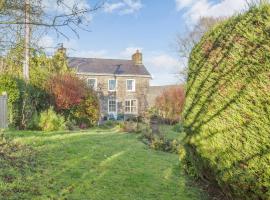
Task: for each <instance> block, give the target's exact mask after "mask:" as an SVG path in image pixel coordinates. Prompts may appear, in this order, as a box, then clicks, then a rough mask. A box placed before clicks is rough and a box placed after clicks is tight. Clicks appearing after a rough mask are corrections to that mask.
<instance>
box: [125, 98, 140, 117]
mask: <svg viewBox="0 0 270 200" xmlns="http://www.w3.org/2000/svg"><path fill="white" fill-rule="evenodd" d="M127 101H129V102H130V112H127V111H126V102H127ZM131 101H136V103H135V106H136V110H135V112H131ZM124 106H125V107H124V111H125V114H138V100H137V99H126V100H125V104H124Z"/></svg>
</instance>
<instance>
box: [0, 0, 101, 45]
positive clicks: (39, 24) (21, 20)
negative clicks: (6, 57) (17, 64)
mask: <svg viewBox="0 0 270 200" xmlns="http://www.w3.org/2000/svg"><path fill="white" fill-rule="evenodd" d="M25 2H26V1H25V0H0V46H1V48H2V49H4V48H6V47H7V46H10V45H12V44H13V43H14V42H18V40H19V38H20V37H23V34H24V25H25V12H26V10H27V8H28V10H29V13H30V22H29V25H30V26H31V30H32V31H31V32H32V34H33V32H34V31H35V30H40V29H42V30H43V31H49V30H54V31H55V32H56V33H57V34H58V35H61V36H64V37H66V38H67V37H68V36H67V35H66V33H65V31H64V28H66V27H68V28H69V29H70V30H71V31H72V32H73V33H74V34H75V35H76V36H79V35H78V30H79V29H83V30H89V28H88V25H89V22H90V20H89V16H90V13H93V12H95V11H96V10H98V9H99V8H100V7H101V6H102V4H103V3H102V2H101V1H99V2H98V3H96V4H95V5H93V6H92V7H90V6H88V5H84V4H82V3H81V1H80V0H74V1H71V2H73V3H72V5H70V1H68V0H55V1H49V0H30V3H29V5H27V4H26V3H25ZM65 30H66V29H65ZM0 50H1V49H0Z"/></svg>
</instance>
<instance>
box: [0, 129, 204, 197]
mask: <svg viewBox="0 0 270 200" xmlns="http://www.w3.org/2000/svg"><path fill="white" fill-rule="evenodd" d="M5 134H6V135H7V136H8V137H10V138H12V139H13V140H14V141H17V142H18V143H23V144H26V145H29V146H30V147H31V148H33V151H34V152H36V153H35V155H34V156H32V159H30V164H29V163H28V164H25V165H22V166H23V167H22V166H19V167H18V166H16V165H15V166H12V167H9V168H7V167H6V168H5V167H4V168H3V169H4V172H3V171H2V172H1V173H0V199H12V200H15V199H55V200H60V199H67V200H73V199H74V200H84V199H86V200H122V199H123V200H124V199H125V200H148V199H149V200H151V199H153V200H158V199H160V200H166V199H168V200H173V199H177V200H185V199H191V200H192V199H205V198H203V197H202V196H203V195H202V193H201V192H200V190H199V189H198V188H195V187H194V186H187V185H190V184H187V178H186V176H185V175H184V173H183V170H182V169H181V165H180V164H179V161H178V156H177V155H176V154H169V153H165V152H160V151H155V150H151V149H149V148H148V147H147V146H146V145H144V144H143V143H142V142H140V140H138V139H137V138H138V135H136V134H124V133H119V132H117V130H116V129H109V130H102V129H92V130H88V131H82V132H54V133H43V132H21V131H15V132H7V133H5ZM24 151H25V152H24ZM24 153H27V151H26V150H21V151H18V152H17V154H22V155H23V154H24ZM0 161H1V160H0ZM0 164H1V163H0ZM3 173H6V174H9V176H8V177H11V178H9V179H7V177H5V178H3V175H5V174H3ZM12 177H13V178H12Z"/></svg>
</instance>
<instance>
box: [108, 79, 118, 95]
mask: <svg viewBox="0 0 270 200" xmlns="http://www.w3.org/2000/svg"><path fill="white" fill-rule="evenodd" d="M110 81H115V89H114V90H110ZM108 91H110V92H115V91H117V80H116V79H109V80H108Z"/></svg>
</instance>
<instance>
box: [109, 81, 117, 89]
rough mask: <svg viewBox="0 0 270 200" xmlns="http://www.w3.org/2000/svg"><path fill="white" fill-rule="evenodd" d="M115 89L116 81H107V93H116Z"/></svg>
mask: <svg viewBox="0 0 270 200" xmlns="http://www.w3.org/2000/svg"><path fill="white" fill-rule="evenodd" d="M116 87H117V85H116V80H115V79H110V80H109V81H108V89H109V91H116Z"/></svg>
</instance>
